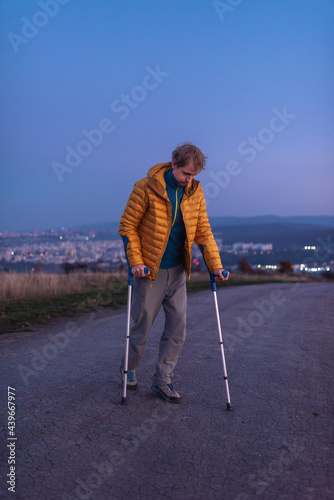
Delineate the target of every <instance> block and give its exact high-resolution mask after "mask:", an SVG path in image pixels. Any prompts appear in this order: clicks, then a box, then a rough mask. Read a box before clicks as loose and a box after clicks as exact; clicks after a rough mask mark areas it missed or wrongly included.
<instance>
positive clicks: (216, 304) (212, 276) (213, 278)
mask: <svg viewBox="0 0 334 500" xmlns="http://www.w3.org/2000/svg"><path fill="white" fill-rule="evenodd" d="M199 249H200V251H201V253H202V255H203V260H204V263H205V265H206V267H207V269H208V271H209V274H210V282H211V290H212V291H213V298H214V302H215V308H216V316H217V324H218V333H219V343H220V351H221V355H222V360H223V369H224V380H225V387H226V396H227V405H226V410H227V411H232V405H231V398H230V391H229V388H228V380H227V370H226V363H225V353H224V344H223V336H222V330H221V326H220V317H219V309H218V301H217V287H216V280H215V276H214V275H213V274H212V273H211V272H210V269H209V268H208V265H207V263H206V262H205V258H204V246H203V245H199ZM223 276H224V278H227V276H228V272H227V271H226V270H224V271H223Z"/></svg>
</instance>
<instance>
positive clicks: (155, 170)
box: [147, 162, 199, 197]
mask: <svg viewBox="0 0 334 500" xmlns="http://www.w3.org/2000/svg"><path fill="white" fill-rule="evenodd" d="M171 167H172V163H171V162H168V163H158V164H157V165H154V167H151V168H150V169H149V171H148V172H147V175H148V177H149V178H150V181H149V182H150V184H151V185H152V186H155V187H156V188H157V189H158V191H159V192H160V194H162V191H161V187H162V188H163V193H166V196H167V192H166V182H165V179H164V175H165V173H166V172H167V171H168V170H169V169H170V168H171ZM157 182H158V183H160V184H161V186H159V184H157ZM198 185H199V181H198V180H196V179H193V180H192V181H191V183H190V184H187V186H185V188H184V194H185V195H186V196H187V197H189V196H191V195H192V194H194V192H195V191H196V189H197V188H198Z"/></svg>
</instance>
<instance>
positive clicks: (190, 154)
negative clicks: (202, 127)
mask: <svg viewBox="0 0 334 500" xmlns="http://www.w3.org/2000/svg"><path fill="white" fill-rule="evenodd" d="M206 159H207V157H206V156H204V154H203V153H202V151H201V150H200V149H199V148H197V147H196V146H194V145H193V144H192V143H191V142H184V143H183V144H180V145H179V146H177V148H176V149H174V151H173V153H172V162H173V163H174V164H175V165H176V168H180V167H184V166H185V165H187V164H188V163H189V162H190V161H192V162H193V164H194V167H195V168H197V169H198V170H199V171H200V170H204V169H205V161H206Z"/></svg>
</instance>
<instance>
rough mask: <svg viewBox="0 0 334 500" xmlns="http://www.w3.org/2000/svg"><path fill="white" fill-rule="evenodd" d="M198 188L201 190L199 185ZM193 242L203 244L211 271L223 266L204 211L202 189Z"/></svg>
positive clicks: (206, 260) (204, 204)
mask: <svg viewBox="0 0 334 500" xmlns="http://www.w3.org/2000/svg"><path fill="white" fill-rule="evenodd" d="M200 189H201V190H202V188H201V187H200ZM195 243H196V245H203V247H204V258H205V262H206V264H207V266H208V268H209V269H210V271H211V273H214V271H215V270H216V269H222V268H223V266H222V263H221V260H220V255H219V250H218V246H217V243H216V241H215V239H214V236H213V234H212V229H211V226H210V222H209V219H208V215H207V212H206V203H205V198H204V193H203V191H202V196H201V200H200V208H199V215H198V222H197V228H196V234H195Z"/></svg>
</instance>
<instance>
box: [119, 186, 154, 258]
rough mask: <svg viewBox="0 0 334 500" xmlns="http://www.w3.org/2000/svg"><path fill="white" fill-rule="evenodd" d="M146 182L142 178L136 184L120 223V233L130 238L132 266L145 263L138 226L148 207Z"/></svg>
mask: <svg viewBox="0 0 334 500" xmlns="http://www.w3.org/2000/svg"><path fill="white" fill-rule="evenodd" d="M145 184H146V182H145V179H142V180H140V181H138V182H136V184H135V185H134V187H133V190H132V193H131V194H130V197H129V199H128V202H127V204H126V207H125V209H124V212H123V214H122V217H121V221H120V225H119V234H120V235H121V236H122V237H123V236H125V237H126V238H128V240H129V242H128V245H127V256H128V259H129V264H130V267H131V268H132V267H134V266H137V265H138V264H144V261H143V256H142V251H141V243H140V238H139V234H138V231H137V228H138V226H139V224H140V222H141V220H142V218H143V217H144V215H145V213H146V210H147V207H148V197H147V193H146V189H145Z"/></svg>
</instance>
